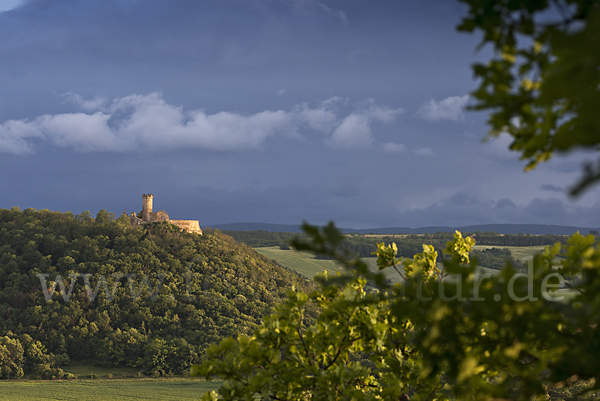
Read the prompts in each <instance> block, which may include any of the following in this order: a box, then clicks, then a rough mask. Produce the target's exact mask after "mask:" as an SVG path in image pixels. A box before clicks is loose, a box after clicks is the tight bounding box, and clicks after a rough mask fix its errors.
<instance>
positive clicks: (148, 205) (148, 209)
mask: <svg viewBox="0 0 600 401" xmlns="http://www.w3.org/2000/svg"><path fill="white" fill-rule="evenodd" d="M153 198H154V196H152V194H143V195H142V220H144V221H149V220H150V213H152V199H153Z"/></svg>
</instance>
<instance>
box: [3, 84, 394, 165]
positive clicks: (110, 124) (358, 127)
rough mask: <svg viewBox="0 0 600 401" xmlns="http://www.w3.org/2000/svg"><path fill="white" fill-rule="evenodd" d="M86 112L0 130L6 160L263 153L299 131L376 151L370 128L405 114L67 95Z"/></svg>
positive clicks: (330, 102) (368, 107)
mask: <svg viewBox="0 0 600 401" xmlns="http://www.w3.org/2000/svg"><path fill="white" fill-rule="evenodd" d="M64 96H65V97H66V98H67V100H68V101H69V102H71V103H74V104H75V105H77V106H78V108H79V109H80V111H78V112H74V113H63V114H56V115H49V114H47V115H43V116H40V117H38V118H35V119H33V120H9V121H6V122H4V123H0V152H4V153H14V154H25V153H32V152H33V151H34V150H35V147H36V146H37V145H44V144H46V145H47V144H50V145H53V146H56V147H63V148H72V149H74V150H76V151H79V152H94V151H102V152H106V151H112V152H115V151H116V152H119V151H120V152H126V151H144V150H168V149H178V148H193V149H208V150H220V151H232V150H243V149H257V148H260V146H261V145H262V144H263V143H264V142H265V141H266V140H267V138H269V137H272V136H276V135H279V134H283V133H289V134H295V135H297V134H298V131H299V130H301V129H309V130H312V131H316V132H319V133H321V134H323V135H324V136H325V137H326V140H325V143H327V144H329V145H330V146H333V147H337V148H345V149H357V148H365V147H370V146H371V145H372V144H373V142H374V141H375V137H374V135H373V132H372V129H371V124H372V122H374V121H379V122H384V123H389V122H392V121H393V120H394V119H395V118H396V116H398V115H400V114H402V112H403V110H402V109H391V108H388V107H384V106H379V105H377V104H375V102H374V101H373V100H366V101H364V102H361V103H359V105H358V106H357V107H356V108H355V110H354V111H352V112H350V113H349V114H347V115H345V116H344V115H341V116H340V115H339V114H340V113H339V109H340V107H342V106H344V104H345V103H346V102H347V99H344V98H339V97H332V98H330V99H327V100H325V101H323V102H321V103H320V104H319V106H318V107H317V108H314V109H312V108H310V107H308V106H307V105H306V104H303V105H300V106H296V107H294V108H293V109H292V111H284V110H277V111H272V110H266V111H262V112H258V113H256V114H251V115H243V114H240V113H235V112H226V111H221V112H218V113H214V114H207V113H206V112H204V111H203V110H184V109H183V108H182V107H179V106H175V105H172V104H169V103H167V102H166V101H165V100H164V99H163V98H162V94H160V93H151V94H149V95H129V96H125V97H122V98H116V99H114V100H112V101H109V100H107V99H104V98H100V97H96V98H93V99H91V100H86V99H83V98H82V97H81V96H79V95H77V94H73V93H67V94H66V95H64Z"/></svg>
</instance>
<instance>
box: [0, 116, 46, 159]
mask: <svg viewBox="0 0 600 401" xmlns="http://www.w3.org/2000/svg"><path fill="white" fill-rule="evenodd" d="M42 136H43V135H42V133H41V132H40V130H39V129H38V128H37V127H36V126H35V125H32V124H31V123H29V122H28V121H27V120H8V121H6V122H5V123H3V124H0V152H3V153H14V154H17V155H21V154H25V153H33V143H32V139H34V138H41V137H42Z"/></svg>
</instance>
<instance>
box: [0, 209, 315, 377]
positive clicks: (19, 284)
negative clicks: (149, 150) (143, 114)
mask: <svg viewBox="0 0 600 401" xmlns="http://www.w3.org/2000/svg"><path fill="white" fill-rule="evenodd" d="M77 274H80V275H87V276H84V277H77V276H73V275H77ZM39 275H42V276H41V277H42V278H45V283H44V284H45V285H46V292H45V293H44V292H43V291H42V287H43V285H42V283H41V281H40V276H39ZM44 275H46V276H44ZM70 275H71V278H70ZM124 275H135V276H131V277H130V278H127V277H125V276H124ZM73 277H75V280H73ZM103 280H104V281H103ZM309 284H310V283H307V282H306V280H305V279H304V278H303V277H301V276H300V275H298V274H297V273H294V272H291V271H289V270H287V269H284V268H282V267H280V266H279V265H277V264H275V263H273V262H271V261H270V260H269V259H267V258H265V257H263V256H261V255H258V254H257V253H256V252H255V251H254V250H252V249H251V248H249V247H247V246H243V245H239V244H236V243H235V242H234V241H233V240H232V239H231V238H230V237H228V236H226V235H223V234H221V233H219V232H216V231H215V232H210V231H208V232H206V233H205V235H203V236H199V235H196V234H189V233H185V232H182V231H181V230H180V229H179V228H178V227H176V226H173V225H171V224H169V223H156V224H148V225H145V226H142V227H131V226H130V223H129V219H127V218H126V219H121V218H119V219H117V220H114V219H113V218H112V217H111V215H110V213H106V212H105V211H100V212H99V213H98V215H97V216H96V219H93V218H91V217H90V214H89V212H88V213H82V214H80V215H78V216H74V215H73V214H70V213H64V214H63V213H58V212H50V211H48V210H40V211H37V210H35V209H27V210H25V211H20V210H18V209H12V210H3V209H0V317H1V318H0V337H3V336H8V338H9V339H10V341H11V344H12V342H14V341H18V342H19V343H20V345H21V346H22V348H23V350H22V352H23V356H22V358H23V361H20V359H19V358H17V359H15V358H16V357H11V361H17V362H14V363H13V362H10V363H9V362H8V361H3V362H1V363H0V366H2V367H0V369H4V367H5V366H6V369H7V370H6V372H7V373H6V374H2V377H8V376H9V375H10V377H15V376H16V375H18V374H22V373H23V372H21V373H19V370H18V369H19V368H21V369H22V370H23V371H24V373H25V374H28V375H29V376H30V377H37V378H44V379H53V378H65V377H68V376H69V375H68V374H66V373H65V372H64V371H63V368H64V366H65V365H67V364H68V363H69V361H70V360H71V359H73V360H86V361H87V362H88V363H94V364H96V365H100V366H105V367H117V366H129V367H132V368H135V369H136V370H141V371H143V372H144V373H146V374H152V373H153V372H158V374H160V375H163V374H169V373H171V372H172V373H179V372H182V371H187V370H188V369H189V367H190V366H191V365H192V364H194V363H198V362H200V361H201V360H202V357H203V355H204V353H205V350H206V348H207V347H208V346H209V345H210V344H214V343H217V342H219V341H220V340H221V339H223V338H226V337H229V336H237V335H243V334H246V335H247V334H250V333H252V331H253V330H254V329H255V328H256V327H257V326H258V324H259V323H260V321H261V318H262V317H263V316H265V315H267V314H269V313H270V312H272V310H273V308H274V306H275V305H277V304H279V303H280V302H281V301H282V300H283V299H284V298H285V294H286V292H287V291H288V290H289V289H290V288H292V287H295V288H299V289H308V288H309V286H308V285H309ZM86 285H87V287H88V288H86ZM88 290H89V291H88ZM71 291H72V293H71V294H69V293H70V292H71ZM105 291H108V295H107V294H106V293H105ZM94 293H95V297H94ZM46 297H48V299H49V301H46ZM312 313H313V314H314V311H313V312H312ZM7 341H8V340H7ZM11 349H12V348H11ZM12 354H14V352H13V351H11V355H12ZM0 355H3V354H2V352H0Z"/></svg>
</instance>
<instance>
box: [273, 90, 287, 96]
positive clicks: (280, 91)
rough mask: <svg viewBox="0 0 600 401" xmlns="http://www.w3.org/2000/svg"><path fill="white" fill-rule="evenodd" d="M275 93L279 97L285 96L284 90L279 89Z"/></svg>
mask: <svg viewBox="0 0 600 401" xmlns="http://www.w3.org/2000/svg"><path fill="white" fill-rule="evenodd" d="M275 93H277V94H278V95H279V96H282V95H285V89H279V90H278V91H277V92H275Z"/></svg>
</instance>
